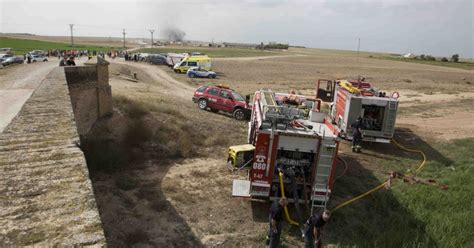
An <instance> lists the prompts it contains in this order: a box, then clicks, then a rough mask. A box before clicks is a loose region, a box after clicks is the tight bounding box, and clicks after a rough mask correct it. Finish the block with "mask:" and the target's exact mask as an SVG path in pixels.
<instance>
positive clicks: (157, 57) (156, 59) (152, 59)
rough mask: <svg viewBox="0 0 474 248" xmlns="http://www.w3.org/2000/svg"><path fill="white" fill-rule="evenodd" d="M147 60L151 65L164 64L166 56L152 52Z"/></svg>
mask: <svg viewBox="0 0 474 248" xmlns="http://www.w3.org/2000/svg"><path fill="white" fill-rule="evenodd" d="M148 62H149V63H150V64H153V65H166V56H163V55H161V54H153V55H150V56H148Z"/></svg>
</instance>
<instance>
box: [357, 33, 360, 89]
mask: <svg viewBox="0 0 474 248" xmlns="http://www.w3.org/2000/svg"><path fill="white" fill-rule="evenodd" d="M359 51H360V37H359V43H358V44H357V65H359ZM360 79H361V77H360V75H359V77H358V80H357V81H359V82H360ZM360 86H361V84H359V87H360Z"/></svg>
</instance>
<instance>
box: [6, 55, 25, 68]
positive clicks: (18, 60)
mask: <svg viewBox="0 0 474 248" xmlns="http://www.w3.org/2000/svg"><path fill="white" fill-rule="evenodd" d="M24 62H25V61H24V60H23V57H18V56H14V57H9V58H7V59H6V60H4V61H2V65H3V66H7V65H11V64H23V63H24Z"/></svg>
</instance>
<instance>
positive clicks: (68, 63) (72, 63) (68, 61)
mask: <svg viewBox="0 0 474 248" xmlns="http://www.w3.org/2000/svg"><path fill="white" fill-rule="evenodd" d="M66 65H72V66H74V65H76V62H74V56H70V57H69V59H68V60H67V61H66Z"/></svg>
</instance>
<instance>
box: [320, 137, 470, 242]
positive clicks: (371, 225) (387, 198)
mask: <svg viewBox="0 0 474 248" xmlns="http://www.w3.org/2000/svg"><path fill="white" fill-rule="evenodd" d="M408 146H412V147H414V148H417V149H422V150H424V151H425V152H426V153H427V156H428V163H427V165H426V167H425V169H424V170H423V171H422V172H421V173H420V174H419V175H418V176H419V177H421V178H426V179H428V178H429V179H434V180H436V181H437V182H439V183H443V184H447V185H448V186H449V189H448V190H442V189H440V188H438V187H435V186H428V185H421V184H415V185H409V184H406V183H403V182H402V181H400V180H399V181H397V182H396V183H395V185H394V187H393V188H392V189H391V190H382V191H379V192H377V193H375V194H373V195H371V196H369V197H367V198H364V199H363V200H360V201H358V202H356V203H354V204H353V205H350V206H348V207H344V208H342V209H340V210H338V211H336V212H334V214H333V218H332V221H331V223H330V225H329V226H328V230H327V232H328V237H327V240H329V241H331V243H335V244H338V245H340V246H342V247H345V246H351V247H474V238H473V237H472V235H471V234H472V233H474V222H473V221H472V220H473V219H474V181H473V180H472V177H473V176H474V154H473V153H472V150H473V149H474V139H472V138H471V139H462V140H455V141H452V142H447V143H441V144H434V146H433V147H430V146H429V145H428V144H426V143H425V144H419V145H414V144H412V145H408ZM387 148H388V147H387ZM377 149H378V150H377ZM377 149H375V151H376V152H374V153H372V152H373V151H367V156H373V158H371V161H372V164H374V168H373V169H371V170H366V169H365V166H360V164H358V163H357V160H359V159H360V158H357V160H350V166H351V168H350V170H349V173H348V174H347V175H346V176H344V177H343V178H341V180H340V181H338V182H337V184H336V186H335V192H334V198H333V199H335V201H337V202H338V203H340V202H342V201H344V200H347V199H348V198H350V197H351V196H355V195H358V194H360V193H362V192H365V191H367V190H368V189H370V188H372V187H374V186H375V185H377V184H379V183H380V182H382V181H383V180H384V179H385V178H386V177H387V175H386V174H385V173H386V172H388V171H389V170H397V171H401V172H404V173H406V172H408V171H412V170H413V168H415V167H416V165H417V164H419V159H420V158H419V156H417V154H410V153H405V152H400V153H398V152H397V153H393V154H391V155H389V156H387V157H382V156H381V155H380V153H378V151H380V149H381V148H380V147H379V148H377ZM388 149H395V148H394V147H392V148H388ZM364 153H365V152H364ZM364 156H365V154H364ZM376 156H380V157H376Z"/></svg>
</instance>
